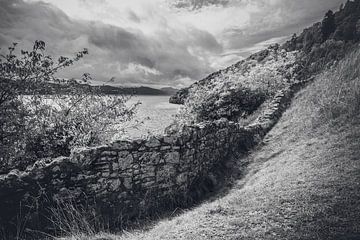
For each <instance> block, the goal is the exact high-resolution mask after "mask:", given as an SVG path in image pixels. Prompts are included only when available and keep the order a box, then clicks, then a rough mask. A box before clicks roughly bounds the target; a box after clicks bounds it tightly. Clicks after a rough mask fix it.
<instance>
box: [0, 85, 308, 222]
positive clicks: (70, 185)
mask: <svg viewBox="0 0 360 240" xmlns="http://www.w3.org/2000/svg"><path fill="white" fill-rule="evenodd" d="M302 84H303V83H297V84H294V85H293V86H291V87H289V88H286V89H284V90H282V91H280V92H278V93H277V94H276V96H275V97H274V99H273V100H272V102H271V103H270V104H269V107H268V109H267V110H266V111H265V112H264V113H263V114H262V115H261V116H260V117H258V118H257V119H256V121H254V122H253V123H252V124H250V125H248V126H241V125H240V124H239V123H235V122H231V121H227V120H218V121H214V122H204V123H201V124H197V125H194V126H187V127H184V128H183V129H182V130H181V131H180V132H179V133H176V134H171V135H165V136H160V137H152V138H150V139H138V140H133V141H116V142H113V143H111V144H109V145H105V146H99V147H93V148H81V149H76V150H74V151H73V152H72V154H71V156H70V157H61V158H57V159H55V160H41V161H38V162H37V163H36V164H35V165H34V166H32V167H31V168H28V169H27V170H26V171H24V172H19V171H12V172H10V173H9V174H6V175H2V176H0V213H1V214H0V225H1V224H5V223H6V224H8V223H11V222H12V221H14V219H16V214H18V213H19V212H26V211H33V212H36V214H32V218H33V219H32V222H36V223H37V224H39V225H41V224H42V221H46V219H44V217H43V215H44V214H45V215H46V214H47V212H46V209H47V207H49V206H52V205H53V203H55V202H57V201H58V200H60V199H61V200H63V199H71V201H73V202H76V203H84V202H87V203H89V202H91V203H92V204H93V206H94V209H96V211H98V212H99V213H100V215H101V216H105V217H106V218H107V219H108V220H109V222H111V223H113V224H121V222H122V221H124V220H125V219H129V218H131V217H137V216H139V215H141V214H149V213H154V211H157V209H161V208H171V204H174V206H175V205H176V204H177V203H178V201H183V200H186V199H187V198H189V197H191V191H190V189H194V188H196V184H197V183H198V182H199V181H201V179H203V178H206V176H207V175H208V174H209V173H210V172H211V171H214V169H213V168H214V166H216V164H218V163H219V162H223V161H226V160H227V159H229V157H230V156H231V155H232V154H234V153H235V152H236V151H239V149H240V150H244V151H245V150H247V149H249V148H251V147H252V146H254V145H255V144H256V143H257V142H258V141H260V140H261V139H262V137H263V136H264V135H265V134H266V133H267V132H268V131H269V130H270V129H271V128H272V127H273V126H274V125H275V124H276V122H277V121H278V119H279V118H280V116H281V114H282V112H283V111H284V110H285V109H286V107H287V104H288V103H289V102H290V101H291V97H292V95H293V93H294V92H295V91H296V90H297V89H298V88H299V87H300V86H301V85H302ZM215 171H216V169H215ZM194 185H195V186H194ZM29 202H32V203H34V202H35V203H36V206H37V208H36V211H35V210H34V208H30V209H29V208H27V209H24V205H26V204H24V203H29ZM20 203H23V204H20ZM28 206H33V205H31V204H28Z"/></svg>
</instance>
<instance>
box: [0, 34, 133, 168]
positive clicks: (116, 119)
mask: <svg viewBox="0 0 360 240" xmlns="http://www.w3.org/2000/svg"><path fill="white" fill-rule="evenodd" d="M15 48H16V44H13V46H11V47H10V48H9V52H8V53H7V54H2V55H0V152H1V155H0V170H2V171H7V170H9V169H10V168H14V167H16V168H20V169H22V168H25V167H26V166H27V165H28V164H30V163H32V162H34V161H36V160H37V159H38V158H44V157H57V156H61V155H68V154H69V153H70V150H71V148H73V147H76V146H91V145H94V144H99V143H104V142H107V141H110V140H112V138H114V137H116V136H117V135H119V134H121V133H122V132H123V131H124V129H123V128H122V127H121V123H123V122H126V121H128V120H130V119H131V118H132V117H133V115H134V113H135V110H136V106H137V104H135V105H133V106H129V105H127V104H126V102H127V101H128V100H129V98H130V97H129V96H104V95H103V94H101V93H99V92H97V91H96V90H94V88H91V87H90V86H89V85H84V84H82V83H86V82H87V81H88V80H89V79H90V75H89V74H87V73H86V74H84V76H83V79H82V80H74V79H70V80H60V79H58V78H56V77H55V74H56V73H57V72H58V71H59V70H61V69H64V68H66V67H68V66H70V65H73V64H74V63H75V62H77V61H79V60H80V59H81V58H83V57H84V56H85V55H86V54H88V51H87V49H84V50H83V51H81V52H78V53H76V54H75V56H74V57H73V58H67V57H63V56H61V57H59V59H58V60H57V61H54V60H53V59H52V57H50V56H48V55H45V43H44V42H42V41H36V42H35V44H34V47H33V49H32V50H31V51H23V50H22V51H21V52H20V54H19V55H16V54H15V51H16V49H15ZM59 89H62V91H59ZM64 89H65V91H63V90H64ZM40 93H51V94H47V95H44V94H40Z"/></svg>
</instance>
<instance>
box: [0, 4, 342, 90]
mask: <svg viewBox="0 0 360 240" xmlns="http://www.w3.org/2000/svg"><path fill="white" fill-rule="evenodd" d="M47 1H50V0H47ZM52 1H53V2H54V4H55V3H57V6H59V7H61V6H60V5H59V4H63V1H61V2H60V1H55V0H52ZM78 1H79V2H80V3H81V4H82V5H81V4H80V6H81V8H80V9H79V10H81V9H82V8H84V9H94V6H95V5H94V2H93V1H90V0H78ZM112 1H113V3H117V4H119V3H118V2H116V1H114V0H112ZM159 1H160V0H158V2H159ZM164 1H165V0H164ZM169 1H170V0H169ZM64 2H65V1H64ZM66 2H67V4H68V5H66V7H67V8H66V9H67V10H69V9H70V10H71V6H72V5H70V4H75V2H77V1H75V0H74V2H72V1H66ZM342 2H344V0H302V1H294V0H178V1H173V0H171V3H172V6H174V7H175V9H176V11H174V12H171V13H170V14H169V12H167V11H168V9H166V10H165V11H163V10H164V9H162V10H161V9H160V8H159V7H158V6H157V5H156V3H153V4H152V6H151V7H152V8H151V7H149V6H148V5H146V4H151V3H150V1H149V2H148V1H145V0H143V1H140V0H136V1H135V0H134V6H135V8H134V9H135V10H134V9H132V8H131V7H128V8H129V9H128V10H126V9H127V8H125V7H124V9H122V11H118V12H116V11H114V12H112V13H110V12H111V11H110V10H111V9H112V7H111V6H113V5H109V3H110V0H101V1H100V0H99V1H98V2H96V3H97V4H99V5H98V6H99V11H98V12H97V13H98V14H100V15H97V19H99V20H101V21H103V20H102V17H104V16H105V15H107V12H108V11H110V12H109V18H110V20H112V19H116V18H117V17H119V18H121V19H120V20H121V21H120V20H119V24H118V26H113V25H108V24H105V23H103V22H105V21H103V22H100V21H85V20H75V19H73V18H70V17H68V15H66V14H65V13H64V12H62V11H61V10H59V9H58V8H56V7H54V6H53V5H51V4H46V3H43V2H38V1H34V0H31V1H29V0H27V1H25V0H0V47H1V48H4V47H7V46H9V45H10V44H11V43H12V42H14V41H15V42H19V43H20V44H19V45H20V47H21V48H30V47H31V46H32V43H33V42H34V41H35V40H37V39H41V40H44V41H45V42H46V43H47V46H48V53H49V54H52V55H54V56H59V55H69V54H72V53H74V52H76V51H78V50H81V49H82V48H88V49H89V51H90V55H89V56H86V58H85V59H84V60H82V62H81V63H78V64H77V65H76V66H74V67H71V68H69V69H68V70H67V71H64V72H62V73H61V74H62V76H64V77H80V76H81V75H82V73H84V72H90V73H91V74H92V75H93V76H94V77H95V78H97V79H98V80H99V81H107V80H108V79H110V78H111V77H116V81H117V82H115V83H119V84H139V85H151V84H155V85H173V86H176V85H180V84H188V83H190V82H191V81H195V80H198V79H201V78H203V77H205V76H206V75H207V74H209V73H211V72H212V71H214V70H216V69H215V68H221V67H226V66H227V65H229V64H232V63H234V62H236V61H238V60H239V58H241V57H246V56H247V55H249V54H250V53H251V52H253V51H256V50H259V48H263V47H264V46H266V44H269V43H271V42H273V41H274V40H279V41H281V40H284V39H285V38H284V36H291V35H292V33H295V32H299V31H300V30H301V29H303V28H304V27H306V26H309V25H311V24H312V23H314V22H315V21H318V20H320V19H321V18H322V16H323V15H324V13H325V12H326V11H327V10H328V9H330V8H332V9H334V8H338V6H340V4H341V3H342ZM64 4H65V3H64ZM100 5H101V6H102V7H104V8H103V9H100ZM120 5H121V4H120ZM130 5H131V4H130ZM130 5H129V6H130ZM139 6H141V7H143V8H144V9H142V11H136V7H139ZM121 7H122V6H121ZM146 7H149V9H145V8H146ZM109 9H110V10H109ZM67 10H65V11H67ZM172 10H174V9H173V8H172V9H171V10H170V11H172ZM193 10H196V11H193ZM70 12H71V11H70ZM178 12H179V13H178ZM67 13H68V11H67ZM72 13H73V17H75V16H76V15H74V14H76V13H77V12H76V10H73V11H72ZM104 13H105V15H104ZM90 14H92V12H91V11H90ZM162 14H163V15H162ZM177 14H179V15H177ZM242 14H244V15H246V16H242ZM90 16H92V15H90ZM99 16H100V17H99ZM179 16H180V17H179ZM105 17H106V16H105ZM176 17H179V19H180V21H178V19H172V18H176ZM181 17H184V18H187V19H190V22H189V21H184V22H181V20H184V19H181ZM108 20H109V19H108ZM124 21H125V25H126V26H127V27H124V26H125V25H124V26H123V25H122V24H121V23H123V22H124ZM110 22H111V21H110ZM120 22H121V23H120ZM185 22H186V23H185ZM111 23H113V22H111ZM195 26H197V27H195ZM147 27H149V28H150V29H151V31H147V30H148V29H147ZM141 29H142V30H141ZM154 29H155V30H154ZM149 32H151V33H149Z"/></svg>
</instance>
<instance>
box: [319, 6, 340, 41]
mask: <svg viewBox="0 0 360 240" xmlns="http://www.w3.org/2000/svg"><path fill="white" fill-rule="evenodd" d="M335 29H336V24H335V15H334V13H333V11H331V10H329V11H328V12H327V13H326V14H325V18H324V20H323V21H322V25H321V32H322V34H323V39H324V40H326V39H328V38H329V36H330V34H332V33H333V32H334V31H335Z"/></svg>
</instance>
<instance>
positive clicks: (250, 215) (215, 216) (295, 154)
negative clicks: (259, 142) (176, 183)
mask: <svg viewBox="0 0 360 240" xmlns="http://www.w3.org/2000/svg"><path fill="white" fill-rule="evenodd" d="M314 91H315V90H314V89H313V88H312V86H311V85H310V86H309V87H308V88H307V89H304V90H303V91H302V92H300V93H299V94H298V95H297V96H296V98H295V99H294V102H293V104H292V106H291V107H290V109H289V110H288V111H287V112H286V113H285V114H284V116H283V118H282V119H281V120H280V122H279V123H278V124H277V126H276V127H275V128H274V129H273V130H272V131H271V132H270V133H269V134H268V136H267V137H266V139H265V141H264V144H263V146H260V147H259V148H258V149H256V150H255V151H254V152H253V153H252V154H250V155H249V156H248V159H245V161H250V162H251V163H250V165H249V166H248V168H247V171H248V173H247V174H246V177H245V178H243V179H241V180H238V182H237V183H236V184H235V186H234V187H233V188H232V189H231V190H230V191H229V193H228V194H227V195H225V196H223V197H219V198H218V199H216V200H215V201H211V202H206V203H204V204H202V205H201V206H199V207H197V208H195V209H192V210H189V211H188V212H186V213H184V214H182V215H180V216H178V217H175V218H173V219H169V220H163V221H161V222H159V223H158V224H157V225H155V226H154V227H153V228H152V229H151V230H150V231H145V232H135V233H128V234H125V235H123V236H114V235H113V236H111V235H105V234H101V235H99V236H98V237H94V239H121V240H125V239H128V240H130V239H360V141H359V139H360V123H359V122H360V121H357V122H356V121H349V120H347V121H343V120H337V121H333V122H332V123H326V124H320V125H318V126H317V127H314V125H313V124H311V116H312V115H313V114H314V113H312V112H311V111H312V109H311V104H310V105H308V104H306V102H307V101H308V99H309V95H311V94H313V93H314ZM304 103H305V104H304ZM309 108H310V109H309ZM304 113H307V114H306V115H305V114H304ZM241 161H244V160H241Z"/></svg>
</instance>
